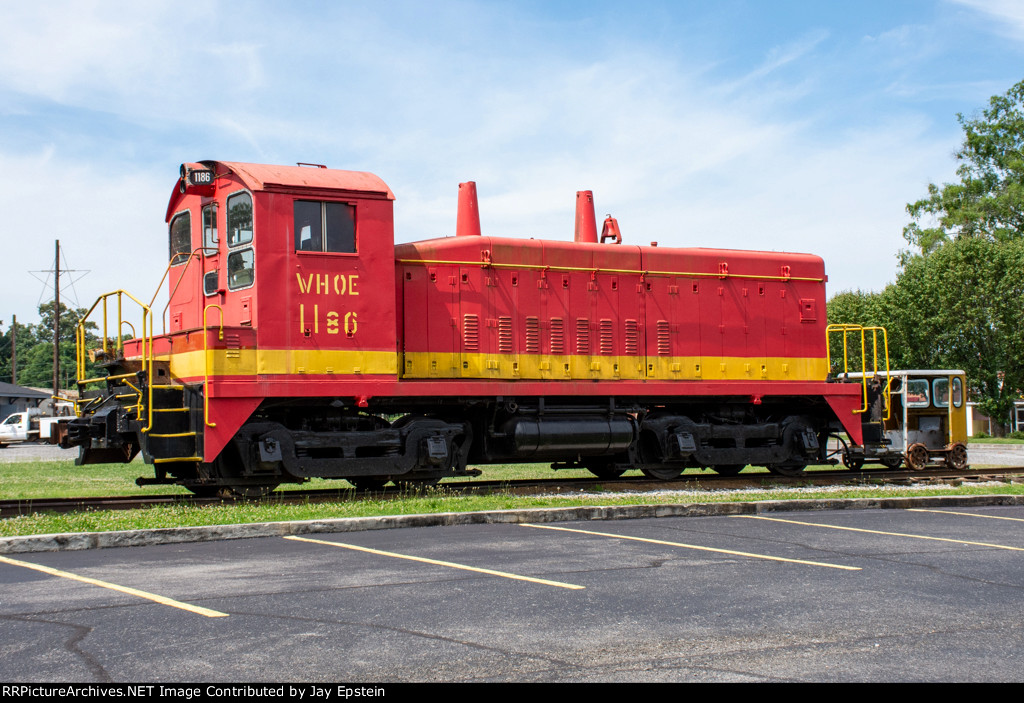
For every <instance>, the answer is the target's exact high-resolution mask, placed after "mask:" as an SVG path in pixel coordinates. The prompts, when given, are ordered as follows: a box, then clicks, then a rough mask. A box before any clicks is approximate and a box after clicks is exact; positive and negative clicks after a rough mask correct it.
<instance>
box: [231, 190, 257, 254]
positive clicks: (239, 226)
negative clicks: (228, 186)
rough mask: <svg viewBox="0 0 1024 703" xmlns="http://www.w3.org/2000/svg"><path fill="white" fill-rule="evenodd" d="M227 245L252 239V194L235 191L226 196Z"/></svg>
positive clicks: (240, 243) (238, 243) (237, 244)
mask: <svg viewBox="0 0 1024 703" xmlns="http://www.w3.org/2000/svg"><path fill="white" fill-rule="evenodd" d="M227 205H228V246H229V247H237V246H241V245H242V244H248V243H249V242H251V241H252V196H251V195H249V194H248V193H245V192H242V193H235V194H234V195H232V196H230V197H229V198H228V203H227Z"/></svg>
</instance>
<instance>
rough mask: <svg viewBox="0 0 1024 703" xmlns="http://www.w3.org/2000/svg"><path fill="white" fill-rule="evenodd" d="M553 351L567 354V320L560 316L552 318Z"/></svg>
mask: <svg viewBox="0 0 1024 703" xmlns="http://www.w3.org/2000/svg"><path fill="white" fill-rule="evenodd" d="M551 353H552V354H565V322H564V321H563V320H562V318H560V317H552V318H551Z"/></svg>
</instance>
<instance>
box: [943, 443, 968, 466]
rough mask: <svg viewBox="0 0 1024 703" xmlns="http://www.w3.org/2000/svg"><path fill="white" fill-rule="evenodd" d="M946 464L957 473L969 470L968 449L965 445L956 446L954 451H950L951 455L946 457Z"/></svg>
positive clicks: (958, 444)
mask: <svg viewBox="0 0 1024 703" xmlns="http://www.w3.org/2000/svg"><path fill="white" fill-rule="evenodd" d="M946 463H947V464H949V465H950V466H951V467H953V468H954V469H956V470H957V471H963V470H964V469H966V468H967V447H966V446H965V445H963V444H960V443H957V444H954V445H953V447H952V449H950V450H949V455H948V456H947V457H946Z"/></svg>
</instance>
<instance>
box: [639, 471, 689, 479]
mask: <svg viewBox="0 0 1024 703" xmlns="http://www.w3.org/2000/svg"><path fill="white" fill-rule="evenodd" d="M640 471H641V473H643V475H644V476H646V477H647V478H653V479H656V480H658V481H673V480H675V479H677V478H679V477H680V476H682V475H683V470H682V469H640Z"/></svg>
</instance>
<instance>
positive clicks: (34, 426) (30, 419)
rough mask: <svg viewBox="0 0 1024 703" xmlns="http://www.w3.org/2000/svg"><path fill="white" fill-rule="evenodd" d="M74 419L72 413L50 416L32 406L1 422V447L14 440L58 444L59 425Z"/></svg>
mask: <svg viewBox="0 0 1024 703" xmlns="http://www.w3.org/2000/svg"><path fill="white" fill-rule="evenodd" d="M72 419H74V418H73V416H71V415H63V416H61V417H50V416H47V415H43V414H42V413H41V412H40V410H39V409H38V408H30V409H28V410H27V411H25V412H22V413H14V414H13V415H8V416H7V419H5V420H4V421H3V423H0V447H3V446H4V445H7V444H13V443H14V442H47V443H49V444H56V443H57V438H58V430H57V426H58V425H59V424H60V423H62V422H68V421H69V420H72Z"/></svg>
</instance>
